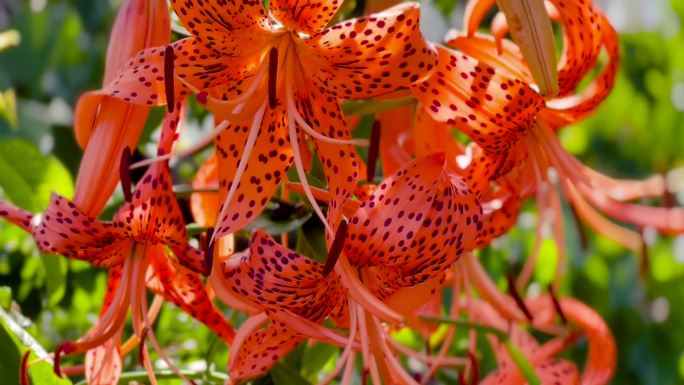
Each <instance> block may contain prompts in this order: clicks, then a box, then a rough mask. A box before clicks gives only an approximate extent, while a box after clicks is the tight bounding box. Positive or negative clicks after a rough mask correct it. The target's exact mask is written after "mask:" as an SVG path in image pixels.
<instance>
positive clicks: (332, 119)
mask: <svg viewBox="0 0 684 385" xmlns="http://www.w3.org/2000/svg"><path fill="white" fill-rule="evenodd" d="M308 91H309V92H308V95H306V96H305V97H304V98H303V100H301V101H300V106H301V108H302V110H303V111H304V114H303V116H304V117H305V119H306V120H307V121H308V122H309V123H310V125H311V127H312V128H313V130H315V131H316V132H318V133H319V134H321V135H323V136H325V137H328V138H333V139H337V140H350V139H351V135H350V134H349V129H348V128H347V125H346V124H345V121H344V117H343V116H342V111H341V110H340V105H339V102H338V100H337V99H336V98H335V97H334V96H332V95H326V94H323V93H320V92H319V91H318V90H317V89H316V88H315V87H314V86H313V85H310V87H308ZM310 138H311V141H312V142H313V144H314V147H315V149H316V155H317V156H318V159H320V161H321V164H322V165H323V169H324V172H325V178H326V180H327V182H328V191H330V192H331V193H332V195H333V197H334V198H333V199H332V200H330V201H329V202H328V221H329V222H330V223H332V224H333V227H336V225H337V223H338V222H339V221H340V219H341V209H342V205H343V203H344V201H345V200H346V199H347V198H349V197H350V196H351V195H352V193H353V191H354V188H355V187H356V185H357V182H358V180H359V165H360V163H359V156H358V154H357V153H356V149H355V148H354V146H353V145H351V144H339V143H331V142H329V141H327V140H322V139H319V138H316V137H310Z"/></svg>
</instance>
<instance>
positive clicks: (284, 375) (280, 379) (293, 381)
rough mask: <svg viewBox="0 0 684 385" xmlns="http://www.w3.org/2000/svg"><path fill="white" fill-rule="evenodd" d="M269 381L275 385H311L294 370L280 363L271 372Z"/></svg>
mask: <svg viewBox="0 0 684 385" xmlns="http://www.w3.org/2000/svg"><path fill="white" fill-rule="evenodd" d="M271 379H272V380H273V383H274V384H275V385H311V384H310V383H309V381H307V380H306V378H304V377H302V375H301V374H299V373H298V372H297V371H296V370H294V369H292V368H290V367H288V366H285V365H283V364H281V363H277V364H275V366H274V367H273V369H272V370H271Z"/></svg>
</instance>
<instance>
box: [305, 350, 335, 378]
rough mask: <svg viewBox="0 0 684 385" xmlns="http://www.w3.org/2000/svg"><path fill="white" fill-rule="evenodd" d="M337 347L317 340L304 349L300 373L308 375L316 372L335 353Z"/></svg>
mask: <svg viewBox="0 0 684 385" xmlns="http://www.w3.org/2000/svg"><path fill="white" fill-rule="evenodd" d="M337 352H338V349H337V348H336V347H334V346H332V345H329V344H324V343H322V342H317V343H315V344H313V345H312V346H310V347H308V348H307V349H306V350H305V351H304V357H302V362H303V363H302V373H303V374H304V375H305V376H307V377H309V376H311V375H313V374H316V373H318V372H319V371H320V370H321V369H323V368H324V367H325V365H326V364H327V363H328V362H330V360H332V359H333V358H334V357H335V356H336V355H337Z"/></svg>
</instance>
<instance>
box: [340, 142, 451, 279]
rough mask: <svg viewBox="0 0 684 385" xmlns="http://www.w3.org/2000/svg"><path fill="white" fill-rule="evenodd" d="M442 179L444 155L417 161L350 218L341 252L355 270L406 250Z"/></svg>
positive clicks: (389, 258) (390, 258) (391, 178)
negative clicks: (343, 252)
mask: <svg viewBox="0 0 684 385" xmlns="http://www.w3.org/2000/svg"><path fill="white" fill-rule="evenodd" d="M443 175H444V155H443V154H441V153H438V154H433V155H430V156H426V157H423V158H420V159H418V160H416V161H414V162H412V163H411V164H409V165H408V166H407V167H406V168H403V169H401V170H399V171H397V173H396V174H394V175H392V176H391V177H389V178H388V179H386V180H385V181H383V183H381V184H380V185H379V186H378V187H377V189H376V190H375V191H374V192H373V194H371V195H370V197H369V199H368V200H367V201H365V202H364V203H363V204H362V206H361V207H360V208H359V210H357V211H356V214H355V215H354V216H353V217H352V218H351V221H350V223H349V228H348V230H347V240H346V242H345V244H344V251H345V254H346V255H347V257H348V258H349V260H350V262H352V264H354V265H356V266H368V265H371V266H378V265H380V264H385V263H387V260H396V259H397V258H400V257H401V256H402V255H403V254H405V253H406V251H407V250H408V247H409V245H410V244H411V242H413V241H414V238H415V237H416V235H417V234H418V232H419V231H420V228H421V227H422V225H423V222H424V221H425V218H426V216H427V215H428V213H429V211H430V210H431V207H432V201H433V200H434V198H435V196H436V195H437V191H438V186H439V182H440V178H441V177H442V176H443Z"/></svg>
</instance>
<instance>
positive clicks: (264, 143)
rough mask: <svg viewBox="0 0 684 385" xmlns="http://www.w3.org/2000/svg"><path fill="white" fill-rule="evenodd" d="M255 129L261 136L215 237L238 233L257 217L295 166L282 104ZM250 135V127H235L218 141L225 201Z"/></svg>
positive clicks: (219, 163) (225, 209)
mask: <svg viewBox="0 0 684 385" xmlns="http://www.w3.org/2000/svg"><path fill="white" fill-rule="evenodd" d="M252 129H254V128H252ZM255 129H256V130H258V133H257V134H256V135H257V137H256V142H255V145H254V150H253V151H252V153H251V156H250V157H249V159H247V164H246V168H245V171H244V173H243V175H242V176H241V177H240V181H239V184H238V186H237V190H235V194H234V196H233V197H232V199H231V201H230V202H229V203H226V202H225V201H224V203H223V205H227V206H226V207H223V211H222V212H223V216H221V217H220V218H219V219H218V222H217V223H216V232H215V237H216V238H219V237H221V236H223V235H227V234H229V233H231V232H234V231H237V230H239V229H241V228H242V227H244V226H245V225H246V224H247V223H249V222H250V221H251V220H253V219H254V218H256V217H257V216H258V215H259V213H261V211H262V210H263V209H264V207H265V205H266V203H267V202H268V200H269V199H270V198H271V196H272V195H273V193H274V192H275V189H276V187H277V186H278V184H279V183H280V181H281V180H282V179H283V177H285V175H286V173H287V171H288V170H289V168H290V165H291V164H292V161H293V155H292V154H293V152H292V147H291V146H290V141H289V139H288V127H287V119H286V117H285V111H284V107H283V106H282V105H278V106H276V108H275V109H273V110H271V109H269V108H267V109H266V113H265V116H264V118H263V122H261V125H260V127H256V128H255ZM250 133H251V129H250V127H248V126H243V125H232V126H230V127H228V128H227V129H226V130H225V131H224V132H223V133H221V134H220V135H218V136H217V138H216V147H217V149H216V152H217V155H218V167H219V189H220V190H221V195H222V196H223V197H224V198H223V199H227V198H225V197H226V194H227V193H228V192H229V191H230V189H231V186H232V183H233V179H234V178H235V175H236V172H237V169H238V168H239V166H240V160H241V158H242V156H243V152H244V149H245V144H246V143H247V141H248V138H249V136H250ZM223 205H222V206H223Z"/></svg>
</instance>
